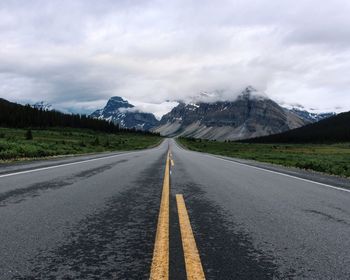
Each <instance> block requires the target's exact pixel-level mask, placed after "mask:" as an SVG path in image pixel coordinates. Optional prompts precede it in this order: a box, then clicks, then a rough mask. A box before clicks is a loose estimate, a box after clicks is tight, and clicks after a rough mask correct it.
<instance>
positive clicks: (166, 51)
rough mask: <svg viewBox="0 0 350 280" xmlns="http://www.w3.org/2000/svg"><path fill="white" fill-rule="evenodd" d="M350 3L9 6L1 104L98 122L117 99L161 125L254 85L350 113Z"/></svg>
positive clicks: (114, 1) (3, 15)
mask: <svg viewBox="0 0 350 280" xmlns="http://www.w3.org/2000/svg"><path fill="white" fill-rule="evenodd" d="M349 15H350V1H348V0H332V1H320V0H303V1H295V0H283V1H281V0H235V1H233V0H232V1H226V0H220V1H212V0H164V1H154V0H150V1H148V0H135V1H132V0H99V1H95V0H57V1H55V0H42V1H34V0H22V1H16V0H7V1H1V2H0V46H1V47H0V97H2V98H6V99H8V100H11V101H16V102H20V103H26V102H30V103H32V102H36V101H40V100H45V101H48V102H50V103H52V104H53V105H54V107H55V108H59V109H62V110H66V111H75V112H91V111H92V110H94V109H96V108H100V107H102V106H103V105H104V104H105V103H106V100H107V99H108V98H109V97H111V96H114V95H118V96H123V97H125V98H127V99H129V100H131V101H132V102H134V103H136V104H137V105H138V106H139V107H140V108H143V109H144V110H151V111H153V112H155V113H156V114H157V115H158V116H160V115H161V114H162V113H165V112H166V111H167V110H169V109H170V108H171V106H174V104H176V103H167V102H166V101H167V100H179V99H182V100H189V99H190V98H191V97H192V96H196V95H198V94H199V93H200V92H214V91H220V92H223V93H224V94H223V98H225V99H233V98H234V97H235V95H236V94H237V92H239V91H240V90H241V89H242V88H244V87H245V86H247V85H252V86H254V87H255V88H257V89H258V90H260V91H263V92H265V93H266V94H267V95H268V96H270V97H271V98H273V99H275V100H277V101H278V102H280V103H285V104H301V105H304V106H306V107H307V108H314V109H317V110H321V111H330V110H336V111H346V110H350V17H349Z"/></svg>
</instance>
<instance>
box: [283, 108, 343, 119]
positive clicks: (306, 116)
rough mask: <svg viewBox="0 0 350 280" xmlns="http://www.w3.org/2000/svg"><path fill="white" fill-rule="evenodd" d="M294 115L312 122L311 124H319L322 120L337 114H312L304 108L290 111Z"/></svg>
mask: <svg viewBox="0 0 350 280" xmlns="http://www.w3.org/2000/svg"><path fill="white" fill-rule="evenodd" d="M289 110H290V111H291V112H293V113H294V114H296V115H298V116H299V117H301V118H303V119H304V120H307V121H310V122H318V121H320V120H323V119H326V118H329V117H332V116H335V115H336V113H334V112H329V113H316V112H310V111H307V110H305V109H303V108H299V107H294V108H290V109H289Z"/></svg>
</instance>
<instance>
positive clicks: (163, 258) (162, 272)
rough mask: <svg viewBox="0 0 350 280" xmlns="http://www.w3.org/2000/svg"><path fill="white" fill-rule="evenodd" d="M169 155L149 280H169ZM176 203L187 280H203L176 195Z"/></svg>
mask: <svg viewBox="0 0 350 280" xmlns="http://www.w3.org/2000/svg"><path fill="white" fill-rule="evenodd" d="M170 155H171V154H170V151H168V154H167V159H166V164H165V173H164V181H163V190H162V199H161V202H160V210H159V216H158V225H157V233H156V240H155V244H154V251H153V259H152V266H151V275H150V279H152V280H160V279H169V197H170V163H171V165H172V166H173V165H174V161H173V160H172V159H170ZM176 203H177V209H178V214H179V222H180V231H181V239H182V247H183V251H184V258H185V266H186V274H187V279H198V280H201V279H205V275H204V271H203V267H202V264H201V260H200V257H199V253H198V249H197V245H196V241H195V239H194V235H193V231H192V228H191V223H190V219H189V216H188V213H187V209H186V205H185V200H184V198H183V195H181V194H177V195H176Z"/></svg>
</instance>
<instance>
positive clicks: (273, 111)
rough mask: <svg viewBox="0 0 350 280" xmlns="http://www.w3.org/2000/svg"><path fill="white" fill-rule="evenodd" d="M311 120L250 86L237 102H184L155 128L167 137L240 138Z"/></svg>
mask: <svg viewBox="0 0 350 280" xmlns="http://www.w3.org/2000/svg"><path fill="white" fill-rule="evenodd" d="M308 123H310V121H308V120H305V119H303V118H301V117H300V116H298V115H297V114H295V113H293V112H291V111H289V110H288V109H285V108H282V107H281V106H280V105H278V104H277V103H276V102H274V101H273V100H271V99H269V98H268V97H267V96H266V95H265V94H262V93H260V92H258V91H257V90H255V89H254V88H253V87H251V86H249V87H247V88H246V89H245V90H244V91H243V92H242V93H241V94H240V95H239V96H238V97H237V99H236V100H235V101H218V102H211V103H209V102H198V103H189V104H186V103H183V102H182V103H180V104H179V105H178V106H177V107H175V108H173V109H172V110H171V111H170V112H169V113H168V114H166V115H164V116H163V117H162V119H161V121H160V125H159V126H158V127H156V128H155V129H154V131H155V132H159V133H161V134H162V135H165V136H186V137H194V138H204V139H216V140H237V139H246V138H252V137H258V136H263V135H270V134H275V133H280V132H283V131H287V130H290V129H293V128H297V127H301V126H303V125H306V124H308Z"/></svg>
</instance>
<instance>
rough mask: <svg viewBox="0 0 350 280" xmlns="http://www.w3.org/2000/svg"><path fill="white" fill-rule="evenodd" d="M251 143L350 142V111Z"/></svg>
mask: <svg viewBox="0 0 350 280" xmlns="http://www.w3.org/2000/svg"><path fill="white" fill-rule="evenodd" d="M244 142H249V143H329V142H330V143H333V142H350V112H346V113H341V114H338V115H336V116H333V117H330V118H327V119H324V120H321V121H319V122H316V123H313V124H309V125H306V126H304V127H300V128H297V129H293V130H290V131H287V132H284V133H280V134H275V135H269V136H265V137H259V138H253V139H248V140H246V141H244Z"/></svg>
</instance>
